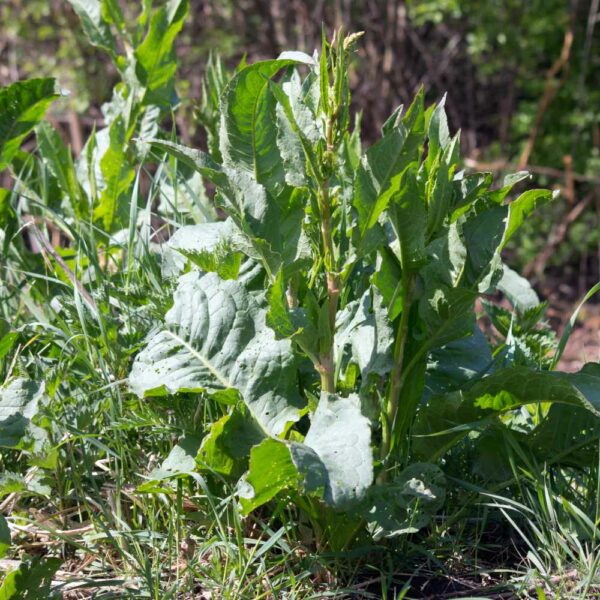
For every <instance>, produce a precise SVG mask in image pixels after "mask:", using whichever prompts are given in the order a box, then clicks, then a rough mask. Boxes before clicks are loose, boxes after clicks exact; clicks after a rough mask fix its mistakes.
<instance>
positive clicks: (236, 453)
mask: <svg viewBox="0 0 600 600" xmlns="http://www.w3.org/2000/svg"><path fill="white" fill-rule="evenodd" d="M264 439H265V435H264V431H262V430H261V428H260V427H259V425H258V424H257V423H256V422H255V421H254V419H252V417H251V416H250V415H248V414H247V411H246V410H245V409H244V408H243V406H236V407H235V408H234V409H233V411H232V412H231V413H230V414H228V415H225V416H224V417H222V418H221V419H219V420H218V421H217V422H216V423H213V425H212V427H211V428H210V433H209V434H208V435H207V436H206V437H205V438H204V440H203V441H202V446H201V447H200V450H199V452H198V455H197V457H196V462H197V463H198V465H199V466H200V468H203V469H209V470H211V471H216V472H217V473H220V474H222V475H227V476H229V477H240V476H241V475H242V473H244V471H246V470H247V468H248V457H249V456H250V452H251V450H252V448H253V446H256V445H258V444H260V443H261V442H262V441H263V440H264Z"/></svg>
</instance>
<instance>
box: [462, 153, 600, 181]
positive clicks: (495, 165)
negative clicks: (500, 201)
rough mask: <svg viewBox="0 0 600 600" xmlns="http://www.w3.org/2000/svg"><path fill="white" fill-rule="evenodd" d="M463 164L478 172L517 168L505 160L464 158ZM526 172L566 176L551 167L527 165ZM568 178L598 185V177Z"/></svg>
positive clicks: (571, 174)
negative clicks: (487, 160)
mask: <svg viewBox="0 0 600 600" xmlns="http://www.w3.org/2000/svg"><path fill="white" fill-rule="evenodd" d="M464 163H465V166H466V167H468V168H469V169H476V170H478V171H515V170H517V169H518V168H519V165H517V164H514V163H510V162H508V161H507V160H495V161H492V162H484V161H480V160H476V159H474V158H465V160H464ZM527 170H528V171H529V172H530V173H534V174H536V175H546V176H548V177H556V178H557V179H564V178H565V176H566V173H565V171H562V170H561V169H555V168H553V167H542V166H537V165H527ZM569 176H570V177H572V178H573V181H577V182H581V183H593V184H596V185H600V177H591V176H589V175H583V174H582V173H575V172H571V173H570V174H569Z"/></svg>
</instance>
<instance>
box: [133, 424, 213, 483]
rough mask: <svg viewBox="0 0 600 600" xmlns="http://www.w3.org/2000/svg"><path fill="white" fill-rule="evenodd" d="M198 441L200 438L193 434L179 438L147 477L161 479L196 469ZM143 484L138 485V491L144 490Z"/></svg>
mask: <svg viewBox="0 0 600 600" xmlns="http://www.w3.org/2000/svg"><path fill="white" fill-rule="evenodd" d="M200 443H201V440H200V438H199V437H196V436H193V435H188V436H185V437H184V438H182V439H181V440H179V441H178V442H177V444H175V446H173V448H172V449H171V451H170V452H169V455H168V456H167V458H166V459H165V460H164V461H163V463H162V464H161V466H160V467H159V468H157V469H154V470H153V471H151V472H150V474H149V475H148V478H149V479H150V480H151V481H161V480H164V479H172V478H174V477H179V476H181V475H189V474H190V473H193V472H194V471H195V470H196V454H197V453H198V449H199V448H200ZM145 485H146V484H142V486H140V491H143V490H144V486H145Z"/></svg>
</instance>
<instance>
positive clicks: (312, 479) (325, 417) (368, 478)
mask: <svg viewBox="0 0 600 600" xmlns="http://www.w3.org/2000/svg"><path fill="white" fill-rule="evenodd" d="M372 480H373V457H372V450H371V426H370V423H369V421H368V419H367V418H365V417H364V416H363V415H362V413H361V408H360V398H359V397H358V396H357V395H355V394H354V395H351V396H349V397H348V398H341V397H337V396H335V395H333V394H325V393H323V394H322V395H321V399H320V400H319V404H318V406H317V410H316V411H315V413H314V415H313V416H312V418H311V426H310V428H309V430H308V433H307V434H306V437H305V439H304V441H303V442H284V441H278V440H273V439H267V440H265V441H264V442H262V443H261V444H260V445H259V446H256V447H255V448H253V449H252V452H251V455H250V469H249V471H248V474H247V476H246V477H244V478H243V479H242V481H241V483H240V487H239V494H240V503H241V505H242V509H243V511H244V513H245V514H248V513H249V512H251V511H252V510H254V509H255V508H257V507H258V506H260V505H262V504H264V503H265V502H268V501H269V500H271V499H272V498H273V497H275V496H276V495H277V494H279V493H280V492H282V491H285V490H288V491H293V492H301V493H308V494H313V495H316V496H317V497H322V498H323V500H324V501H325V502H326V503H327V504H329V505H331V506H335V507H338V508H342V507H346V506H348V505H351V504H352V503H354V502H356V501H358V500H360V499H361V498H362V497H363V496H364V494H365V493H366V490H367V489H368V488H369V486H370V485H371V482H372Z"/></svg>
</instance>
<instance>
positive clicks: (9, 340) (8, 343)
mask: <svg viewBox="0 0 600 600" xmlns="http://www.w3.org/2000/svg"><path fill="white" fill-rule="evenodd" d="M18 339H19V333H18V332H17V331H9V332H8V333H6V334H4V335H3V336H2V337H1V338H0V367H1V366H2V363H3V361H4V359H5V357H6V356H7V354H8V353H9V352H10V351H11V350H12V349H13V347H14V345H15V343H16V341H17V340H18Z"/></svg>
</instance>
